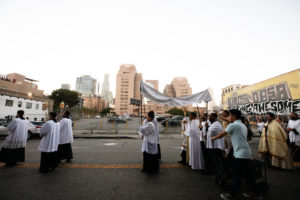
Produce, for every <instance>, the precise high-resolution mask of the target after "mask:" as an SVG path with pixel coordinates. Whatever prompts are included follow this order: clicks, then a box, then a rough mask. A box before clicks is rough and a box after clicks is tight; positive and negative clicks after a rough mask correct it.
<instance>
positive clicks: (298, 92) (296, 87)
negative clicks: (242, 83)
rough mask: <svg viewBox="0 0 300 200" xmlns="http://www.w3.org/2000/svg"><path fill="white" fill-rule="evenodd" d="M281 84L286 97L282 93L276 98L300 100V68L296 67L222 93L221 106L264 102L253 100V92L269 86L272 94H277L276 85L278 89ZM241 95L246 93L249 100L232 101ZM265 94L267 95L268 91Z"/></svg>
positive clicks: (230, 106)
mask: <svg viewBox="0 0 300 200" xmlns="http://www.w3.org/2000/svg"><path fill="white" fill-rule="evenodd" d="M283 84H284V88H285V89H286V91H287V92H288V98H286V96H285V95H282V98H281V99H277V100H284V99H286V100H288V99H290V100H295V101H297V100H300V69H296V70H294V71H291V72H288V73H285V74H282V75H279V76H276V77H273V78H270V79H267V80H265V81H261V82H259V83H256V84H253V85H250V86H247V87H245V88H242V89H239V90H237V91H235V92H231V93H227V94H224V95H223V98H222V99H223V102H222V104H223V108H224V109H229V108H232V105H234V106H237V105H244V104H251V103H261V102H264V101H261V100H259V101H258V102H257V101H256V102H255V100H254V98H253V93H256V92H258V93H260V91H262V92H263V91H264V90H265V89H266V91H267V90H268V88H270V89H269V90H270V91H271V93H273V92H274V95H277V94H278V93H277V92H278V91H276V89H277V86H278V85H280V86H278V87H279V88H280V89H282V90H284V88H283V87H282V86H283ZM272 88H273V89H272ZM280 91H281V90H280ZM279 93H280V92H279ZM242 95H248V97H246V96H245V98H246V99H248V100H249V102H247V100H245V101H244V103H236V101H235V103H234V101H233V98H234V97H240V96H242ZM266 95H268V92H267V94H266ZM251 98H252V99H251ZM241 99H243V98H241ZM228 100H230V101H228ZM268 101H269V100H267V102H268ZM274 101H276V100H274ZM228 102H230V103H228ZM240 102H243V100H241V101H240ZM296 103H297V102H296ZM230 104H231V105H230ZM297 104H298V107H300V103H297ZM295 106H296V107H297V105H294V107H295ZM299 109H300V108H299ZM296 110H297V109H296Z"/></svg>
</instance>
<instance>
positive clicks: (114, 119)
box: [107, 117, 126, 123]
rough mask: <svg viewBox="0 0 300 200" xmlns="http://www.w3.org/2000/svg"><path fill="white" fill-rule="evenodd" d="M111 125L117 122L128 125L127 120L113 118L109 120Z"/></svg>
mask: <svg viewBox="0 0 300 200" xmlns="http://www.w3.org/2000/svg"><path fill="white" fill-rule="evenodd" d="M107 121H108V122H109V123H113V122H117V123H126V120H124V119H121V118H119V117H111V118H109V119H108V120H107Z"/></svg>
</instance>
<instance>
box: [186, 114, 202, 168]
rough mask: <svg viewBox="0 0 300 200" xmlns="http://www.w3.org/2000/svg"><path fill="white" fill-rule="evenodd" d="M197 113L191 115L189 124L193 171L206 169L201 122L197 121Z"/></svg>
mask: <svg viewBox="0 0 300 200" xmlns="http://www.w3.org/2000/svg"><path fill="white" fill-rule="evenodd" d="M196 117H197V115H196V113H194V112H192V113H191V114H190V119H189V121H188V124H189V136H190V137H189V144H190V154H189V156H190V161H189V164H190V166H191V168H192V169H193V170H202V169H204V167H205V166H204V159H203V154H202V149H201V144H200V142H199V141H200V139H199V137H200V128H199V124H200V122H199V120H197V119H196Z"/></svg>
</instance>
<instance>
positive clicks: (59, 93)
mask: <svg viewBox="0 0 300 200" xmlns="http://www.w3.org/2000/svg"><path fill="white" fill-rule="evenodd" d="M49 98H50V99H53V100H54V106H53V108H54V110H57V109H58V108H59V104H60V103H61V102H62V101H63V102H64V103H65V106H66V105H68V106H69V107H70V108H71V107H73V106H76V105H77V104H78V103H79V99H78V93H77V92H75V91H71V90H66V89H58V90H54V91H53V92H52V93H51V95H50V96H49Z"/></svg>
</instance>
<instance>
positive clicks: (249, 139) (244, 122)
mask: <svg viewBox="0 0 300 200" xmlns="http://www.w3.org/2000/svg"><path fill="white" fill-rule="evenodd" d="M242 123H243V124H245V126H246V127H247V140H248V141H251V140H252V136H253V132H252V129H251V124H250V122H249V121H248V119H247V118H246V117H244V116H242Z"/></svg>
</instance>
